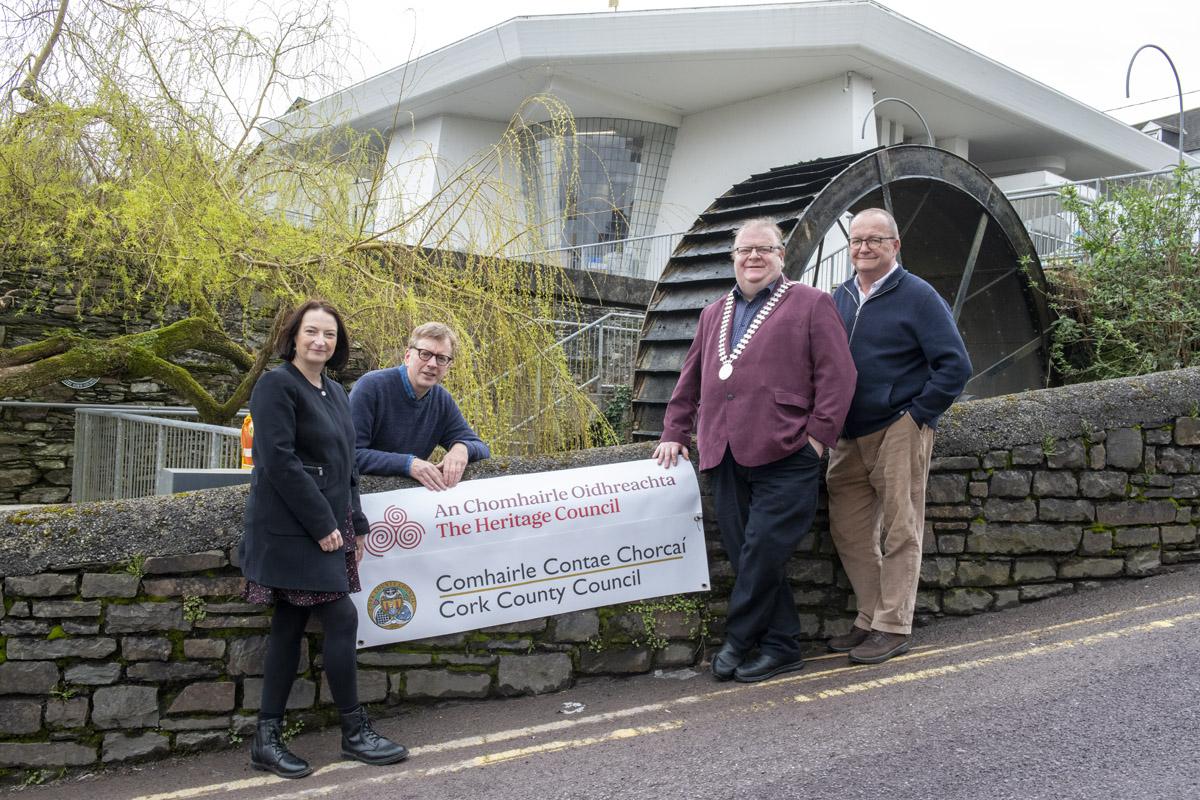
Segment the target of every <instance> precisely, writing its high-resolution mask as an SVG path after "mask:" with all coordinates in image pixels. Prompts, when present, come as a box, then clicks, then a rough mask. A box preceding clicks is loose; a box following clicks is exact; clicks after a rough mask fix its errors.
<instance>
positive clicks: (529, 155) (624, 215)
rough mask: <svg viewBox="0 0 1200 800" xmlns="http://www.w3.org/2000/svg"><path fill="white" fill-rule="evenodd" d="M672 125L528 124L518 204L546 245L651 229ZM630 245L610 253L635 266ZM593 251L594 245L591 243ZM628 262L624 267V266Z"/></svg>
mask: <svg viewBox="0 0 1200 800" xmlns="http://www.w3.org/2000/svg"><path fill="white" fill-rule="evenodd" d="M675 130H676V129H675V128H673V127H671V126H669V125H661V124H658V123H654V122H643V121H640V120H629V119H607V118H601V117H581V118H578V119H576V120H575V130H574V132H572V133H569V134H567V135H565V136H561V137H560V136H556V135H555V133H554V131H553V130H552V129H551V128H549V127H548V126H536V125H535V126H532V127H531V129H530V130H529V133H528V134H527V139H526V144H525V147H523V149H522V150H523V156H524V162H525V163H524V164H523V167H524V172H525V180H524V189H525V195H526V201H527V202H528V203H529V205H530V206H531V208H532V209H533V210H534V211H535V213H537V215H538V218H539V219H540V220H541V221H542V224H543V226H544V227H543V230H545V231H547V233H548V239H549V241H548V242H547V246H548V247H551V248H553V247H583V248H585V249H584V250H583V251H581V256H580V261H581V263H578V264H575V265H574V266H580V267H595V268H603V265H601V264H591V263H587V262H588V261H589V258H588V256H587V255H586V254H587V253H588V252H589V251H588V249H587V246H588V245H599V244H602V243H604V242H612V241H616V240H623V239H630V238H635V237H641V236H649V235H651V234H652V233H653V232H654V230H653V228H654V223H655V220H656V219H657V217H658V207H659V204H660V202H661V200H662V192H663V187H664V185H665V183H666V178H667V170H668V168H669V167H670V162H671V154H672V152H673V151H674V147H675ZM648 247H649V243H648V242H646V243H641V244H639V243H637V242H631V243H629V244H628V245H626V246H624V247H623V248H622V249H621V252H620V253H614V252H613V250H612V248H603V251H604V256H605V257H612V256H614V255H616V256H618V257H620V258H622V259H625V260H627V261H630V262H632V263H636V262H637V261H638V260H640V259H644V258H645V257H646V256H648V253H641V252H640V251H639V248H648ZM595 252H596V253H597V254H599V253H600V252H601V248H595ZM626 266H628V264H627V265H626Z"/></svg>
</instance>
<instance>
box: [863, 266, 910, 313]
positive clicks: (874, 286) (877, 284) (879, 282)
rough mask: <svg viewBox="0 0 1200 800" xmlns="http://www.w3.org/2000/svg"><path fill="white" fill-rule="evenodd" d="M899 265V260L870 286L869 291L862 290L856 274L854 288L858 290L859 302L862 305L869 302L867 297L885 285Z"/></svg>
mask: <svg viewBox="0 0 1200 800" xmlns="http://www.w3.org/2000/svg"><path fill="white" fill-rule="evenodd" d="M899 266H900V262H899V261H897V262H895V263H893V264H892V268H891V269H889V270H888V271H887V274H885V275H884V276H883V277H882V278H880V279H879V280H877V281H875V282H874V283H872V284H871V285H870V286H868V287H867V291H865V292H864V291H863V290H862V284H860V283H859V282H858V276H857V275H856V276H854V288H855V289H857V290H858V302H859V304H860V305H861V304H862V303H865V302H867V298H868V297H870V296H871V295H873V294H875V291H876V290H877V289H878V288H879V287H880V286H882V285H883V282H884V281H886V280H887V279H888V278H890V277H892V273H893V272H895V271H896V269H897V268H899Z"/></svg>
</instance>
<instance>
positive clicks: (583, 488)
mask: <svg viewBox="0 0 1200 800" xmlns="http://www.w3.org/2000/svg"><path fill="white" fill-rule="evenodd" d="M362 507H363V512H364V513H365V514H366V515H367V519H368V520H369V521H370V523H371V533H370V535H369V536H368V537H367V543H366V549H367V554H366V556H365V557H364V558H363V560H362V563H361V564H359V575H360V577H361V578H362V589H363V590H362V591H361V592H359V593H357V594H353V595H351V597H352V598H354V601H355V604H356V605H357V607H358V615H359V622H358V646H359V647H360V648H362V647H372V646H374V645H380V644H386V643H389V642H403V641H408V640H410V639H426V638H429V637H431V636H441V635H443V634H448V633H457V632H459V631H467V630H475V629H477V628H484V627H488V626H490V625H501V624H504V623H509V622H518V621H520V620H526V619H536V618H538V617H545V616H550V615H552V614H562V613H565V612H568V611H578V610H580V609H584V608H596V607H598V606H606V605H613V604H615V603H627V602H630V601H632V600H639V599H642V598H646V597H659V596H661V595H669V594H678V593H680V592H697V591H704V590H707V589H708V588H709V584H708V556H707V553H706V552H705V546H704V527H703V524H702V523H701V519H700V490H699V486H698V485H697V482H696V473H695V471H694V470H693V469H692V467H691V465H690V464H689V463H687V462H686V461H683V462H680V463H679V465H678V466H676V467H675V468H674V469H670V470H665V469H663V468H662V467H660V466H658V464H657V463H656V462H655V461H654V460H653V459H648V458H647V459H640V460H638V461H624V462H621V463H618V464H606V465H604V466H599V467H585V468H581V469H569V470H560V471H557V472H539V473H532V474H526V475H513V476H509V477H503V478H487V479H483V480H475V481H464V482H462V483H460V484H459V485H458V486H456V487H454V488H453V489H449V490H447V491H444V492H431V491H429V490H428V489H426V488H424V487H418V488H415V489H399V490H396V491H393V492H378V493H375V494H365V495H363V496H362Z"/></svg>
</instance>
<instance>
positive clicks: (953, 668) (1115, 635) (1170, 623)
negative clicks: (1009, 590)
mask: <svg viewBox="0 0 1200 800" xmlns="http://www.w3.org/2000/svg"><path fill="white" fill-rule="evenodd" d="M1195 620H1200V611H1197V612H1194V613H1192V614H1182V615H1180V616H1178V617H1174V618H1172V619H1169V620H1156V621H1154V622H1148V623H1146V624H1144V625H1131V626H1129V627H1128V628H1121V629H1120V630H1115V631H1103V632H1101V633H1094V634H1092V635H1091V636H1083V637H1081V638H1079V639H1066V640H1064V641H1061V642H1053V643H1051V644H1042V645H1035V646H1033V647H1028V648H1026V649H1024V650H1017V651H1014V652H1011V653H1000V654H999V655H994V656H984V657H983V658H977V659H975V660H973V661H964V662H962V663H960V664H946V665H945V666H941V667H930V668H929V669H921V670H916V671H914V672H904V673H901V674H899V675H887V676H884V677H881V678H874V679H872V680H869V681H862V682H860V683H851V684H849V685H847V686H841V687H838V688H836V689H826V690H824V691H821V692H817V693H815V694H811V695H810V694H798V695H796V696H795V697H794V698H793V699H794V700H795V701H796V702H797V703H811V702H814V701H816V700H826V699H828V698H830V697H841V696H843V695H847V694H856V693H858V692H866V691H870V690H871V689H882V688H883V687H885V686H894V685H896V684H901V683H913V682H915V681H922V680H926V679H928V678H941V677H944V676H946V675H954V674H957V673H960V672H969V671H971V670H976V669H981V668H983V667H990V666H992V665H995V664H1001V663H1004V662H1008V661H1020V660H1022V659H1026V658H1032V657H1033V656H1039V655H1044V654H1046V653H1054V652H1058V651H1060V650H1071V649H1074V648H1076V647H1083V646H1087V645H1091V644H1099V643H1100V642H1105V641H1111V640H1113V639H1120V638H1122V637H1125V636H1129V635H1132V634H1136V633H1152V632H1154V631H1157V630H1161V629H1163V628H1171V627H1174V626H1175V625H1177V624H1178V623H1180V622H1192V621H1195Z"/></svg>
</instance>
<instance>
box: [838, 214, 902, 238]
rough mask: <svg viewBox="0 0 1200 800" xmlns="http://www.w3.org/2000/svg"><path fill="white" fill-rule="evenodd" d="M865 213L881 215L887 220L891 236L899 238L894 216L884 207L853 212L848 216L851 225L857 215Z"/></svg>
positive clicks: (898, 227)
mask: <svg viewBox="0 0 1200 800" xmlns="http://www.w3.org/2000/svg"><path fill="white" fill-rule="evenodd" d="M867 214H875V215H877V216H880V217H883V218H884V219H885V220H887V224H888V228H889V229H890V230H889V233H891V234H892V236H895V237H897V238H899V236H900V226H898V225H897V224H896V218H895V217H893V216H892V213H891V212H890V211H888V210H887V209H886V208H864V209H863V210H862V211H860V212H858V213H857V214H855V215H854V216H853V217H851V218H850V224H851V225H853V224H854V220H856V219H858V218H859V217H862V216H865V215H867Z"/></svg>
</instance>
